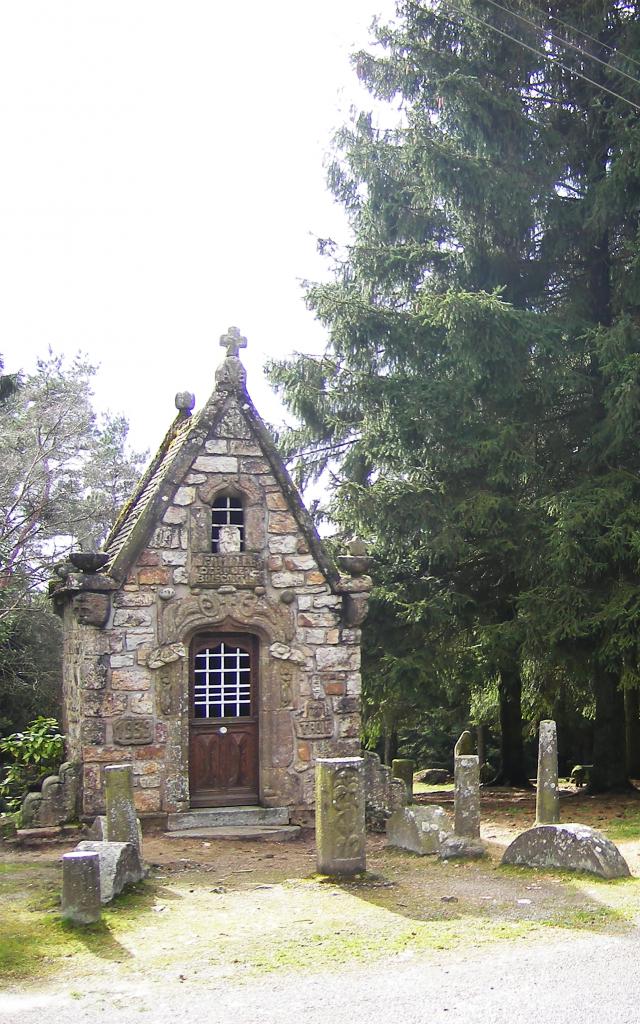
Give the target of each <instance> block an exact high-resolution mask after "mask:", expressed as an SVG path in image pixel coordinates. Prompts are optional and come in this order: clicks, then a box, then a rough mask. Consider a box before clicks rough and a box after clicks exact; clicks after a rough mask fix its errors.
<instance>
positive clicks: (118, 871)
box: [76, 839, 145, 903]
mask: <svg viewBox="0 0 640 1024" xmlns="http://www.w3.org/2000/svg"><path fill="white" fill-rule="evenodd" d="M76 850H77V851H78V852H87V853H97V854H98V857H99V858H100V902H101V903H109V902H110V901H111V900H112V899H113V898H114V896H117V895H118V893H121V892H122V890H123V889H124V887H125V886H126V885H133V884H134V883H135V882H140V881H141V880H142V879H143V878H144V876H145V869H144V866H143V864H142V862H141V860H140V858H139V856H138V851H137V850H136V848H135V846H133V845H132V844H131V843H107V842H98V841H95V840H90V839H84V840H83V841H82V842H81V843H78V845H77V846H76Z"/></svg>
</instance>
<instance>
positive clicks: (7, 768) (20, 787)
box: [0, 718, 64, 811]
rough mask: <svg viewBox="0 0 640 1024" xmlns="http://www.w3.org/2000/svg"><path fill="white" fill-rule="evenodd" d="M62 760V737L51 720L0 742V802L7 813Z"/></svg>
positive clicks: (35, 722)
mask: <svg viewBox="0 0 640 1024" xmlns="http://www.w3.org/2000/svg"><path fill="white" fill-rule="evenodd" d="M63 757H64V736H62V734H61V733H60V727H59V726H58V723H57V722H56V720H55V718H36V719H35V720H34V721H33V722H31V723H30V724H29V725H28V726H27V728H26V729H25V730H24V731H23V732H14V733H12V734H11V736H7V737H6V738H5V739H2V740H0V758H1V759H2V761H3V762H4V767H3V768H2V774H1V776H0V800H2V802H3V803H4V805H5V807H6V808H7V810H9V811H15V810H17V809H18V808H19V807H20V804H21V803H22V800H23V798H24V797H25V796H26V794H27V793H28V792H29V790H30V789H35V788H36V787H37V786H38V784H39V783H40V782H41V781H42V779H44V778H45V776H47V775H53V774H54V773H55V772H57V770H58V768H59V767H60V764H61V763H62V759H63Z"/></svg>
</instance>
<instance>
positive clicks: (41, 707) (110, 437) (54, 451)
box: [0, 352, 144, 736]
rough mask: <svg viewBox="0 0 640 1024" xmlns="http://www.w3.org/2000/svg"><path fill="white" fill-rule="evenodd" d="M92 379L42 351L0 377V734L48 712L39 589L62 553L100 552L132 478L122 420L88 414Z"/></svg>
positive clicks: (46, 630)
mask: <svg viewBox="0 0 640 1024" xmlns="http://www.w3.org/2000/svg"><path fill="white" fill-rule="evenodd" d="M1 369H2V365H1V363H0V370H1ZM94 373H95V367H93V366H91V365H90V364H88V363H87V362H86V361H85V360H84V359H82V358H81V357H77V358H76V359H74V360H73V361H72V362H71V363H70V364H66V363H65V362H64V360H63V359H62V358H61V357H59V356H56V355H54V354H52V353H51V352H50V353H49V355H48V357H47V358H46V359H42V360H39V361H38V363H37V366H36V368H35V370H34V371H33V372H31V373H23V374H21V375H20V376H19V377H17V376H13V377H9V376H5V377H0V399H1V401H0V432H1V433H2V441H3V443H2V452H1V453H0V736H1V735H6V734H7V733H8V732H11V731H12V730H15V729H18V730H20V729H24V728H25V727H26V725H27V722H28V721H29V720H31V719H33V718H34V717H36V716H39V715H43V714H44V715H55V714H57V712H58V706H59V697H60V680H61V643H62V640H61V630H60V624H59V622H58V620H57V618H56V616H55V615H54V614H53V611H52V609H51V608H50V607H49V605H48V601H47V600H46V598H45V597H44V596H43V590H44V587H45V585H46V583H47V581H48V580H49V578H50V576H51V573H52V570H53V568H54V566H55V564H56V563H57V562H58V561H59V560H60V559H61V558H63V557H64V556H65V555H66V554H67V553H68V552H69V551H70V550H72V549H73V548H77V547H81V548H84V549H88V548H89V549H91V548H97V547H98V546H99V545H100V543H101V542H102V540H103V539H104V537H105V536H106V533H107V531H108V529H109V527H110V526H111V524H112V522H113V521H114V519H115V517H116V515H117V512H118V510H119V508H120V506H121V505H122V504H123V502H124V501H125V499H126V498H127V497H128V495H129V493H130V492H131V490H132V488H133V485H134V483H135V481H136V480H137V478H138V476H139V475H140V470H141V464H142V459H143V458H144V453H137V452H132V451H130V450H129V448H128V445H127V430H128V424H127V422H126V420H124V419H123V418H122V417H117V416H111V415H105V416H103V417H101V418H99V417H97V416H96V414H95V412H94V410H93V407H92V404H91V379H92V377H93V375H94ZM3 382H6V386H5V387H4V388H3V386H2V385H3Z"/></svg>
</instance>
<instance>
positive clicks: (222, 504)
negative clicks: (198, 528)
mask: <svg viewBox="0 0 640 1024" xmlns="http://www.w3.org/2000/svg"><path fill="white" fill-rule="evenodd" d="M221 526H236V527H237V528H238V533H239V534H240V550H241V551H244V533H245V529H244V526H245V524H244V509H243V507H242V501H241V500H240V498H232V497H230V496H229V495H224V496H223V497H222V498H216V500H215V501H214V503H213V507H212V509H211V550H212V551H214V552H217V551H218V550H219V541H220V527H221Z"/></svg>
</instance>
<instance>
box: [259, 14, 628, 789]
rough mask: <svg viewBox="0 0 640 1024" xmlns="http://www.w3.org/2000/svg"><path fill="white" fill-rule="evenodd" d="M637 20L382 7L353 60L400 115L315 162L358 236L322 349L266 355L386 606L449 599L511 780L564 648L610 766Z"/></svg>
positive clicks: (623, 631) (427, 608)
mask: <svg viewBox="0 0 640 1024" xmlns="http://www.w3.org/2000/svg"><path fill="white" fill-rule="evenodd" d="M506 7H508V8H510V10H506V9H503V8H506ZM516 9H517V10H519V11H521V12H525V13H526V17H527V18H528V19H531V20H532V21H533V22H534V23H535V24H533V25H532V24H530V23H529V22H528V21H527V22H523V21H517V20H516V19H514V17H513V11H515V10H516ZM551 16H553V17H557V16H559V17H561V18H562V19H563V20H564V21H565V22H566V23H568V24H571V25H574V26H576V28H578V29H580V31H581V32H583V33H585V32H586V33H588V35H589V37H594V39H596V40H598V43H597V44H596V43H594V42H592V41H591V39H589V40H587V38H586V36H583V35H578V36H573V35H572V38H577V39H579V40H581V41H582V42H581V43H580V45H582V43H584V44H585V45H584V48H585V49H587V50H588V49H589V48H591V47H596V49H597V54H596V56H598V58H599V60H601V61H602V63H597V62H594V61H592V60H590V59H588V58H587V57H586V56H584V55H576V54H575V51H572V50H570V49H569V50H568V49H567V46H566V44H565V43H563V42H562V39H561V38H560V37H561V36H562V34H563V33H564V34H565V35H566V34H567V30H566V29H564V28H562V27H560V28H559V25H558V23H557V22H555V21H552V20H551ZM637 21H638V17H637V11H636V5H635V4H632V3H624V4H623V3H615V2H609V3H603V2H602V0H580V2H579V3H578V2H577V0H570V2H563V3H557V4H547V5H546V7H545V12H544V13H543V12H542V11H541V10H539V9H538V8H537V7H535V8H533V7H532V6H531V5H528V4H520V3H511V4H504V5H502V4H496V3H493V2H492V0H456V2H455V3H447V2H444V0H433V2H431V3H416V2H401V3H399V4H398V12H397V21H396V24H395V26H394V27H391V28H388V27H381V26H378V27H377V28H376V32H375V35H376V42H377V46H378V48H379V49H380V50H381V51H382V52H381V54H379V55H378V54H376V55H372V54H370V53H360V54H358V55H356V58H355V63H356V68H357V71H358V74H359V76H360V78H361V79H362V81H363V82H364V83H365V84H366V85H367V87H368V88H369V90H370V91H371V93H372V94H373V95H374V96H375V97H376V99H377V100H378V101H388V102H389V103H393V105H394V107H395V108H396V109H398V110H399V114H398V117H399V124H398V126H397V127H396V128H391V129H386V130H379V129H378V128H376V126H375V124H374V117H373V116H372V115H371V114H361V115H359V116H358V117H357V118H356V119H355V121H354V123H353V124H352V125H351V126H350V127H349V128H347V129H345V130H344V131H343V132H342V133H341V134H340V136H339V138H338V140H337V146H338V150H337V155H336V160H335V162H334V164H333V166H332V169H331V175H330V183H331V187H332V189H333V191H334V193H335V195H336V196H337V198H338V199H339V200H340V201H341V202H342V203H343V204H344V206H345V208H346V210H347V211H348V213H349V217H350V221H351V227H352V230H353V239H354V241H353V244H352V245H351V246H350V247H349V248H348V250H347V251H346V252H345V253H344V254H341V253H339V252H338V250H337V249H336V248H335V247H334V246H328V248H330V249H333V251H334V253H335V255H336V272H335V278H334V280H333V282H332V283H330V284H325V285H318V286H315V287H312V288H310V290H309V292H308V302H309V305H310V307H311V308H312V309H313V310H314V312H315V313H316V315H317V316H318V318H319V319H320V320H321V321H322V322H323V323H324V324H325V325H326V326H327V328H328V330H329V335H330V345H329V349H328V352H327V354H326V356H325V357H324V358H323V359H320V360H316V359H313V358H310V357H301V358H297V359H294V360H293V361H291V362H289V363H287V364H281V365H280V366H278V367H274V368H273V378H274V380H275V381H276V383H277V384H278V385H279V386H280V387H281V388H282V390H283V393H284V395H285V398H286V400H287V401H288V403H289V405H290V407H291V409H292V410H293V411H294V412H295V413H296V414H297V415H298V417H299V418H300V420H301V421H302V427H301V429H300V430H299V431H298V432H297V433H294V436H293V437H292V438H290V443H291V445H292V446H296V445H297V446H298V447H299V448H300V447H301V446H302V447H303V450H304V457H303V460H302V463H301V466H302V472H303V473H307V474H308V473H309V472H311V471H312V470H313V468H316V469H318V470H320V469H321V468H322V467H323V466H324V465H326V464H327V462H329V461H332V462H333V464H334V465H337V467H338V468H339V476H340V480H341V484H340V487H339V488H338V490H337V494H336V500H335V503H334V509H333V514H334V516H335V517H336V518H337V520H338V522H339V523H340V524H341V525H342V526H343V527H344V528H345V529H347V528H354V529H357V530H358V531H360V532H363V533H364V534H365V535H367V536H369V537H371V538H373V540H374V542H375V543H376V544H377V545H378V548H379V550H380V553H381V555H382V557H384V560H385V563H386V565H387V572H386V578H387V580H392V582H391V583H387V590H388V592H389V593H391V594H392V596H393V599H394V600H395V601H396V602H397V603H399V604H401V605H402V604H404V607H405V608H406V614H407V615H410V616H411V617H412V619H413V620H415V619H416V617H419V616H421V615H422V617H423V619H424V621H425V622H427V621H428V620H429V617H430V616H433V615H434V614H442V613H443V611H445V610H446V612H447V614H448V615H449V616H450V617H451V621H452V622H454V623H455V628H456V630H457V640H458V645H460V644H462V643H466V644H467V645H469V646H470V647H473V648H474V649H478V650H479V651H480V652H481V661H482V663H483V665H484V666H485V670H486V671H487V673H489V674H491V675H492V676H493V677H494V678H495V679H497V682H498V688H499V693H500V717H501V732H502V778H503V781H505V782H509V783H511V784H516V785H524V784H526V781H527V778H526V770H525V765H524V761H523V748H522V720H521V687H522V673H523V669H524V668H525V666H526V664H527V662H528V661H531V659H537V660H538V664H539V673H542V674H544V670H545V666H547V668H548V673H547V674H548V677H549V678H550V677H551V675H552V674H553V665H554V663H558V662H561V663H562V664H563V666H564V667H565V668H566V666H567V665H568V664H569V663H571V664H573V665H574V670H575V671H580V672H581V673H589V675H590V678H592V679H593V685H594V688H595V702H596V726H597V728H596V737H597V739H596V751H595V763H596V773H595V781H596V785H606V786H610V785H614V784H619V783H620V782H621V781H623V779H624V767H622V768H621V767H620V763H619V757H618V758H617V757H616V751H617V750H618V749H620V750H622V752H623V753H622V762H624V743H622V745H621V746H620V744H619V739H620V727H621V725H622V728H624V718H621V717H620V710H619V709H620V705H621V698H622V694H621V692H620V691H619V685H620V682H621V680H622V679H623V678H624V679H626V680H627V682H628V683H635V680H636V660H637V645H636V643H635V640H633V639H632V637H633V636H637V628H636V626H637V623H636V619H635V606H634V601H633V595H634V594H635V591H636V588H637V584H638V579H637V556H636V554H635V547H634V545H635V542H634V531H635V529H636V518H637V516H636V510H637V509H638V508H640V504H639V503H638V497H639V495H638V494H637V484H636V480H637V479H638V477H637V468H638V467H637V466H636V461H637V458H636V451H635V448H634V445H633V443H632V437H631V436H630V431H631V430H633V429H635V425H636V422H637V416H638V409H639V408H640V388H639V387H638V384H639V383H640V378H639V376H638V374H640V361H639V358H638V356H639V353H640V335H639V334H638V329H637V325H636V321H637V310H636V304H637V299H636V295H637V290H638V289H637V283H636V281H637V274H638V270H637V263H638V256H637V244H636V238H637V231H638V209H639V207H638V195H639V189H638V185H639V181H640V179H639V176H638V168H640V164H639V163H638V161H637V159H636V150H637V148H638V146H640V132H639V131H638V128H637V120H638V119H637V114H638V111H637V110H636V109H635V108H634V107H633V106H631V105H629V104H628V103H625V102H624V100H623V99H617V98H616V97H615V96H612V95H611V94H610V92H607V91H605V90H607V89H609V90H612V91H613V92H619V91H620V90H621V88H622V87H621V86H620V79H619V77H618V78H617V77H616V74H617V72H616V65H617V64H619V57H618V56H616V55H615V54H616V48H617V49H618V50H619V51H624V52H625V53H628V54H630V55H631V56H633V55H634V54H635V56H636V57H640V39H638V25H637ZM538 25H539V26H540V27H539V28H538V27H536V26H538ZM554 26H555V27H554ZM558 28H559V31H558V32H556V29H558ZM510 37H513V38H510ZM637 39H638V42H636V40H637ZM609 47H610V48H611V49H609ZM568 54H569V56H568ZM561 64H562V65H566V66H565V67H562V66H561ZM567 68H572V69H573V70H567ZM576 72H579V73H580V74H585V75H586V76H587V77H588V78H590V79H592V82H587V81H585V80H584V79H583V78H581V77H579V76H578V74H576ZM624 84H625V86H626V85H628V86H629V88H628V89H626V88H625V89H624V90H622V91H623V92H624V94H625V95H626V94H627V93H630V94H632V96H631V98H632V99H633V96H635V99H636V100H637V102H638V103H640V87H637V86H635V84H634V83H629V82H627V81H626V80H625V83H624ZM325 244H326V243H325ZM338 256H339V257H341V258H340V259H339V260H338V259H337V257H338ZM605 496H606V500H605ZM612 529H613V533H612V532H611V530H612ZM576 546H577V548H578V549H579V551H580V554H581V560H574V556H573V554H572V552H573V551H574V549H575V548H576ZM569 580H571V581H572V585H571V586H568V583H569ZM578 597H579V600H578ZM560 620H562V622H563V626H562V629H560V628H559V627H558V623H559V621H560ZM567 649H570V651H571V657H570V658H569V657H568V655H567ZM541 651H544V652H545V653H544V655H541ZM578 654H579V657H578ZM578 665H579V668H577V667H575V666H578ZM556 677H557V676H556ZM618 698H619V699H618ZM605 764H606V765H607V769H606V773H604V774H603V772H602V768H603V766H604V765H605ZM598 766H600V767H598Z"/></svg>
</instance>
